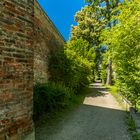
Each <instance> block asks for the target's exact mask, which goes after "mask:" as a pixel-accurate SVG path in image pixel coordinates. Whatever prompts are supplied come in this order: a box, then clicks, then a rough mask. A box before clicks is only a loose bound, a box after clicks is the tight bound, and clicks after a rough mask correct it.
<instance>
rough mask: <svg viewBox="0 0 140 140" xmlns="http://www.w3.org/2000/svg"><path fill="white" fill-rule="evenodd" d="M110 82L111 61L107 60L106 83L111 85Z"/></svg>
mask: <svg viewBox="0 0 140 140" xmlns="http://www.w3.org/2000/svg"><path fill="white" fill-rule="evenodd" d="M111 84H112V61H111V60H109V62H108V74H107V80H106V85H111Z"/></svg>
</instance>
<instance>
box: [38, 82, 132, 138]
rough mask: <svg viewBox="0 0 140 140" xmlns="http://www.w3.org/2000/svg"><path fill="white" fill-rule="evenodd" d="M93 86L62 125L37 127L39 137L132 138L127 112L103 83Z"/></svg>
mask: <svg viewBox="0 0 140 140" xmlns="http://www.w3.org/2000/svg"><path fill="white" fill-rule="evenodd" d="M92 88H93V92H92V93H91V94H89V95H88V96H86V97H85V100H84V102H83V104H82V105H81V106H79V107H78V108H77V109H75V110H74V111H73V112H71V113H70V114H68V115H67V116H66V117H65V118H63V119H62V120H61V121H60V122H59V124H57V125H55V126H46V125H43V126H42V127H41V128H39V129H37V130H36V140H130V138H129V134H128V132H127V128H126V125H125V123H124V119H125V115H126V112H125V111H124V110H123V109H122V108H121V107H120V106H119V104H118V103H117V102H116V100H115V99H114V98H113V97H112V96H111V95H110V94H109V93H108V92H107V90H106V89H104V88H102V87H101V84H100V83H96V84H94V85H93V86H92Z"/></svg>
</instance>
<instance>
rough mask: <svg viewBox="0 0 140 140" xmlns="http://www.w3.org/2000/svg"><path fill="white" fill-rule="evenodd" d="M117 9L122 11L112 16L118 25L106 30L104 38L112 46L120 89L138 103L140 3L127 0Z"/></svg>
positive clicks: (139, 91)
mask: <svg viewBox="0 0 140 140" xmlns="http://www.w3.org/2000/svg"><path fill="white" fill-rule="evenodd" d="M117 10H119V11H120V14H119V15H116V16H114V17H113V18H114V19H117V20H118V21H119V24H118V25H116V26H114V27H113V28H111V29H106V30H105V31H104V32H103V34H102V40H103V39H104V43H105V44H107V45H109V46H110V54H111V57H112V59H113V62H114V65H115V69H114V70H115V71H116V73H117V80H118V82H119V86H120V89H121V92H122V93H123V94H124V95H125V96H126V97H127V98H128V99H129V100H130V101H131V102H132V103H133V104H137V102H138V99H139V95H140V86H139V85H140V78H139V77H140V72H139V71H140V17H139V15H140V3H139V2H138V0H133V1H131V2H129V1H126V2H125V3H124V4H121V5H119V7H118V9H117ZM112 20H113V19H112Z"/></svg>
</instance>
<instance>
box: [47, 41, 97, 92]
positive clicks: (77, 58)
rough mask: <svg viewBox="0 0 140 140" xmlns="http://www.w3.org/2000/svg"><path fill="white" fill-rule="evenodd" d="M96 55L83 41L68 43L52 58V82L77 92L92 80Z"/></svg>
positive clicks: (50, 66) (50, 65)
mask: <svg viewBox="0 0 140 140" xmlns="http://www.w3.org/2000/svg"><path fill="white" fill-rule="evenodd" d="M94 59H95V53H94V49H91V48H90V47H89V43H88V42H87V41H84V40H83V39H76V40H73V41H70V42H68V44H67V45H66V46H65V48H64V50H59V51H57V52H55V53H54V54H52V55H51V57H50V63H49V68H50V70H49V71H50V75H51V76H50V81H53V82H59V83H63V84H64V85H66V86H67V87H70V88H72V89H74V90H75V91H77V90H78V89H79V88H81V87H82V86H86V85H88V84H89V82H90V81H91V80H92V74H93V69H94V65H95V64H94Z"/></svg>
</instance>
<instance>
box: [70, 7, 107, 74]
mask: <svg viewBox="0 0 140 140" xmlns="http://www.w3.org/2000/svg"><path fill="white" fill-rule="evenodd" d="M93 11H94V9H93V8H92V7H91V6H85V7H84V8H83V9H81V11H79V12H77V13H76V15H75V21H76V22H77V23H78V25H77V26H73V27H72V30H71V38H70V40H75V39H79V38H82V39H83V40H86V41H87V42H88V43H89V44H90V47H91V48H94V50H95V52H96V58H95V59H94V60H95V64H96V66H95V70H94V71H95V73H97V72H98V70H99V64H100V61H101V46H100V44H101V42H100V40H99V38H100V35H101V31H102V30H103V29H104V28H105V25H106V21H105V20H104V18H99V16H98V15H97V14H96V13H94V12H93ZM81 47H82V46H81Z"/></svg>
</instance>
